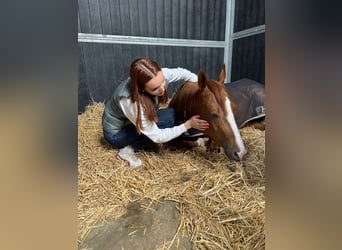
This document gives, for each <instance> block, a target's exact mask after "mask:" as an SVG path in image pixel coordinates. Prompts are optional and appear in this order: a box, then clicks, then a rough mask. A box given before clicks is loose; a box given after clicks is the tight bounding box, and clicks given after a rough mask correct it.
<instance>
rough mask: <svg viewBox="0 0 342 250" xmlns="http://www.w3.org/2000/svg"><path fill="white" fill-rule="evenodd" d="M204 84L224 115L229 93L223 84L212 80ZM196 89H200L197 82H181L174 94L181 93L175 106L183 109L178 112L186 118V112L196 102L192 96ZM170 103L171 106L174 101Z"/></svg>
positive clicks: (196, 91)
mask: <svg viewBox="0 0 342 250" xmlns="http://www.w3.org/2000/svg"><path fill="white" fill-rule="evenodd" d="M206 86H207V87H208V89H209V91H210V92H211V93H212V94H213V95H214V97H215V99H216V101H217V103H218V104H219V106H220V107H221V109H222V110H223V111H224V115H225V116H227V110H226V106H225V102H226V98H229V95H228V93H227V92H226V89H225V87H224V85H223V84H220V83H217V82H214V81H208V82H207V84H206ZM181 90H182V91H181ZM198 91H200V88H199V86H198V83H191V82H188V83H185V84H183V85H182V86H181V87H180V88H179V90H178V91H177V93H176V95H177V94H179V93H181V95H182V97H181V98H180V99H179V100H178V103H177V106H178V107H177V108H178V110H184V114H180V115H182V116H183V117H184V118H186V116H187V114H186V113H187V112H189V111H191V107H192V105H197V103H196V102H197V100H198V99H197V98H195V97H194V96H195V95H196V94H197V93H198ZM170 105H171V106H173V105H174V103H173V102H172V101H171V103H170ZM234 106H235V105H234V104H233V103H232V107H233V108H234ZM233 110H234V109H233Z"/></svg>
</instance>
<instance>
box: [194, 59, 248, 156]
mask: <svg viewBox="0 0 342 250" xmlns="http://www.w3.org/2000/svg"><path fill="white" fill-rule="evenodd" d="M225 78H226V68H225V65H223V66H222V69H221V72H220V74H219V77H218V79H217V80H210V79H208V77H207V75H206V73H205V72H204V70H203V69H201V70H200V71H199V73H198V89H197V91H196V93H195V94H194V96H193V98H192V101H193V102H192V104H191V107H190V112H191V114H190V115H195V114H199V115H200V117H201V119H204V120H207V121H208V123H209V124H210V126H209V128H208V129H207V130H205V131H204V135H207V136H209V137H210V138H211V140H213V141H214V142H215V143H216V144H217V145H218V146H220V147H223V149H224V152H225V154H226V155H227V156H228V158H230V159H234V160H236V161H239V160H241V159H242V158H243V156H244V155H245V154H246V153H247V150H246V148H245V145H244V143H243V141H242V138H241V135H240V132H239V129H238V127H237V125H236V122H235V118H234V113H233V108H234V104H233V103H232V102H231V100H230V99H229V95H228V93H227V91H226V89H225V88H224V80H225Z"/></svg>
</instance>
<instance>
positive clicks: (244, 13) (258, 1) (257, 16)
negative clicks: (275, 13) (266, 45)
mask: <svg viewBox="0 0 342 250" xmlns="http://www.w3.org/2000/svg"><path fill="white" fill-rule="evenodd" d="M263 24H265V0H236V1H235V16H234V32H238V31H241V30H245V29H249V28H252V27H255V26H259V25H263Z"/></svg>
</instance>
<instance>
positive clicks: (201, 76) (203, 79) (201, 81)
mask: <svg viewBox="0 0 342 250" xmlns="http://www.w3.org/2000/svg"><path fill="white" fill-rule="evenodd" d="M197 78H198V86H199V87H200V89H204V88H205V86H206V85H207V81H208V78H207V75H206V74H205V72H204V69H200V71H199V72H198V76H197Z"/></svg>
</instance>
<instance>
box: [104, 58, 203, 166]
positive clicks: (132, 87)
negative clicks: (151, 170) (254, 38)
mask: <svg viewBox="0 0 342 250" xmlns="http://www.w3.org/2000/svg"><path fill="white" fill-rule="evenodd" d="M179 81H182V82H186V81H191V82H197V75H195V74H194V73H192V72H190V71H188V70H186V69H183V68H174V69H170V68H160V66H159V65H158V63H157V62H155V61H153V60H151V59H148V58H138V59H136V60H135V61H134V62H133V63H132V64H131V67H130V77H129V78H128V79H127V80H125V81H123V82H122V83H121V84H120V85H119V86H118V87H117V88H116V90H115V92H114V94H113V95H112V97H111V98H110V99H109V100H108V101H107V103H106V105H105V109H104V112H103V116H102V126H103V134H104V138H105V139H106V140H107V141H108V142H109V143H110V144H111V145H113V146H114V147H115V148H119V151H118V153H117V155H116V158H117V159H121V160H124V161H126V162H127V163H128V164H129V165H130V166H131V167H142V162H141V160H140V159H139V158H137V157H136V156H135V154H134V152H135V151H138V150H140V149H142V148H143V147H144V146H146V145H147V144H150V143H164V142H168V141H170V140H172V139H174V138H176V137H178V136H180V135H181V134H183V133H184V132H186V131H187V130H188V129H190V128H193V129H196V130H200V131H203V130H205V129H207V128H208V127H209V124H208V122H207V121H205V120H201V119H199V116H197V115H195V116H193V117H191V118H190V119H189V120H187V121H186V122H185V123H183V124H180V125H177V126H175V123H176V121H175V120H176V114H175V111H174V109H171V108H165V109H159V107H160V106H161V105H162V104H165V103H166V102H167V101H168V96H167V91H166V89H167V86H168V85H169V84H174V83H176V82H179Z"/></svg>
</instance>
